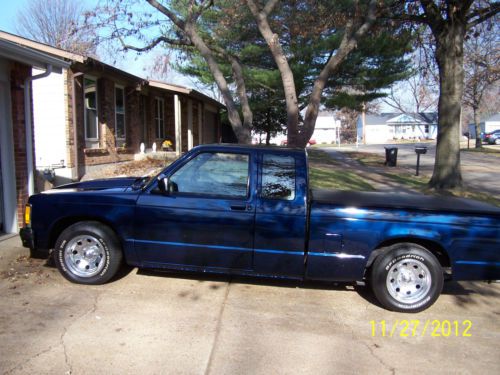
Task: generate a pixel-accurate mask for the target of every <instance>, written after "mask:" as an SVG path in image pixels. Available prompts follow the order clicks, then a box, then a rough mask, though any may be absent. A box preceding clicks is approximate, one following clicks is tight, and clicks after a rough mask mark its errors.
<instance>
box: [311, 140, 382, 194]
mask: <svg viewBox="0 0 500 375" xmlns="http://www.w3.org/2000/svg"><path fill="white" fill-rule="evenodd" d="M307 155H308V161H309V178H310V184H311V187H312V188H320V189H337V190H359V191H373V190H375V189H374V188H373V186H372V185H370V184H369V183H367V182H366V181H365V179H363V178H362V177H361V176H359V175H358V174H356V173H354V172H351V171H347V170H346V169H345V168H342V166H341V165H340V163H338V162H337V161H335V160H334V159H332V158H331V157H330V156H329V155H328V154H327V153H326V152H324V151H321V150H314V149H308V151H307Z"/></svg>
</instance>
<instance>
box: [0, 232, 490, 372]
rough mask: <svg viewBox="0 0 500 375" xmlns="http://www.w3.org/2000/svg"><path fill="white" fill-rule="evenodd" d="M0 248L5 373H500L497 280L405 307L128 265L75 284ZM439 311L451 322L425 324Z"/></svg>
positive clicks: (330, 291)
mask: <svg viewBox="0 0 500 375" xmlns="http://www.w3.org/2000/svg"><path fill="white" fill-rule="evenodd" d="M0 254H1V256H2V257H1V258H0V293H1V295H2V298H1V299H0V373H2V374H144V375H145V374H228V375H234V374H266V375H267V374H314V375H317V374H354V373H356V374H384V373H387V374H395V373H399V372H404V373H408V374H422V373H461V374H477V373H491V374H498V373H500V347H499V345H498V342H499V340H500V320H499V319H498V316H499V315H500V285H499V284H486V283H482V282H481V283H480V282H475V283H472V282H467V283H448V284H446V286H445V290H444V293H443V295H442V296H441V297H440V299H439V300H438V301H437V303H436V304H435V305H434V306H432V307H431V308H430V309H429V310H427V311H425V312H422V313H419V314H414V315H406V314H396V313H392V312H388V311H386V310H383V309H381V308H380V307H378V306H377V305H376V304H374V303H373V298H372V297H371V294H370V293H368V292H367V290H366V289H365V288H363V287H353V286H351V285H349V284H338V285H331V284H318V283H307V284H303V283H296V282H287V281H276V280H257V279H246V278H228V277H217V276H207V275H191V274H167V273H155V272H149V271H148V272H146V271H138V270H137V269H131V268H124V270H123V272H122V273H121V275H120V277H119V278H118V279H117V280H115V281H113V282H111V283H109V284H106V285H102V286H81V285H75V284H71V283H69V282H67V281H66V280H65V279H63V278H62V276H60V275H59V273H58V272H57V270H55V269H54V268H52V267H50V266H48V265H47V263H46V261H43V260H35V259H27V258H26V257H25V255H26V254H27V251H25V250H24V249H23V248H21V247H20V240H19V238H18V237H14V238H11V239H9V240H7V241H3V242H0ZM446 321H449V322H451V324H452V326H453V324H454V323H453V322H455V321H456V322H457V323H456V324H457V330H456V332H455V328H453V330H452V331H450V332H448V331H446V330H445V331H441V329H437V330H436V332H435V336H432V329H430V328H429V330H428V331H426V332H424V330H423V327H424V325H425V324H426V323H427V322H429V323H428V324H430V327H433V325H432V324H434V325H435V326H437V324H438V323H439V324H440V325H441V324H442V325H443V326H445V324H446V323H445V322H446ZM466 321H470V322H471V324H472V326H471V328H470V330H469V332H468V333H470V334H471V337H464V330H465V327H466V326H467V324H468V323H466ZM412 322H413V323H412ZM416 322H418V327H416V328H415V329H414V331H413V333H412V330H411V328H414V327H415V324H416ZM433 322H434V323H433ZM405 324H409V325H410V324H413V325H411V326H410V329H409V330H405V329H404V327H405ZM464 324H465V325H464ZM383 325H385V326H386V329H385V331H384V330H383V328H382V326H383ZM393 327H395V328H394V329H393ZM453 327H454V326H453ZM391 331H392V337H390V336H391ZM437 334H439V335H440V336H437ZM443 334H446V336H448V337H443Z"/></svg>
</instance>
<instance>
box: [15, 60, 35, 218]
mask: <svg viewBox="0 0 500 375" xmlns="http://www.w3.org/2000/svg"><path fill="white" fill-rule="evenodd" d="M11 67H12V68H11V73H10V80H11V103H12V131H13V139H14V162H15V169H16V171H15V172H16V200H17V202H16V204H17V219H18V224H19V226H22V223H23V215H24V205H25V204H26V202H27V201H28V165H27V160H26V158H27V155H26V128H25V116H24V106H25V103H24V80H25V79H26V78H27V77H29V76H31V67H30V66H28V65H24V64H20V63H12V66H11ZM30 96H31V95H30ZM29 105H30V108H32V105H31V103H30V104H29ZM31 129H32V130H31V131H32V134H33V133H34V129H33V122H32V123H31ZM31 147H32V152H33V155H34V153H35V149H34V145H33V144H32V145H31ZM33 160H34V158H33ZM34 168H35V165H34V163H33V170H34Z"/></svg>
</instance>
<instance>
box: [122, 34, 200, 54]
mask: <svg viewBox="0 0 500 375" xmlns="http://www.w3.org/2000/svg"><path fill="white" fill-rule="evenodd" d="M118 40H119V41H120V44H121V45H122V46H123V48H124V49H130V50H132V51H137V52H145V51H149V50H151V49H153V48H154V47H156V46H157V45H158V44H160V43H162V42H163V43H167V44H169V45H172V46H192V45H193V44H192V43H191V42H190V41H189V40H186V39H184V40H181V39H170V38H167V37H164V36H160V37H158V38H155V39H154V40H153V41H152V42H151V43H149V44H148V45H146V46H144V47H136V46H133V45H131V44H127V43H125V40H124V39H123V37H122V36H121V35H118Z"/></svg>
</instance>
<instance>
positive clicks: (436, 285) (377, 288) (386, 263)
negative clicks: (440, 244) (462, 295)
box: [369, 243, 444, 313]
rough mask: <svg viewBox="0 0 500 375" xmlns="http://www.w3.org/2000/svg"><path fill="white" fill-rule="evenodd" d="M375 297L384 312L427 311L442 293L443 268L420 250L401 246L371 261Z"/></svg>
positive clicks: (407, 245)
mask: <svg viewBox="0 0 500 375" xmlns="http://www.w3.org/2000/svg"><path fill="white" fill-rule="evenodd" d="M369 278H370V280H369V281H370V285H371V287H372V290H373V293H374V294H375V297H377V299H378V301H379V302H380V303H381V304H382V305H383V306H384V307H385V308H387V309H389V310H392V311H398V312H407V313H417V312H420V311H423V310H425V309H427V308H428V307H429V306H431V305H432V304H433V303H434V302H436V300H437V298H438V297H439V295H440V294H441V291H442V290H443V279H444V277H443V268H442V267H441V264H440V263H439V261H438V260H437V258H436V257H435V256H434V254H432V253H431V252H430V251H429V250H427V249H425V248H424V247H422V246H420V245H417V244H412V243H401V244H396V245H393V246H390V247H388V248H386V249H384V251H383V252H382V253H381V254H380V255H379V256H378V257H377V258H376V259H375V261H374V262H373V265H372V266H371V269H370V272H369Z"/></svg>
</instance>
